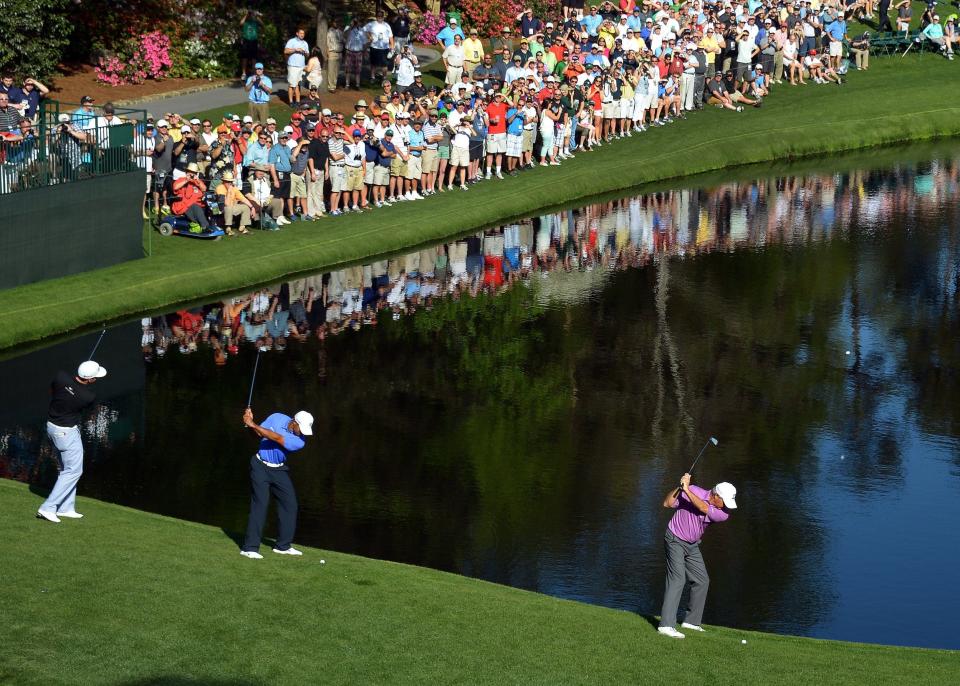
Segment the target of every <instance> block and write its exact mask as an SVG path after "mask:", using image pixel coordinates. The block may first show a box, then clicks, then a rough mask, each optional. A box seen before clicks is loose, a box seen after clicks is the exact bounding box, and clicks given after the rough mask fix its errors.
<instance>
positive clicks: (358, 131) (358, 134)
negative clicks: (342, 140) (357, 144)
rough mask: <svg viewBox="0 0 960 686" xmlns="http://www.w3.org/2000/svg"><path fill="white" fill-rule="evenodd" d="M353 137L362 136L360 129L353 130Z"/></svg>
mask: <svg viewBox="0 0 960 686" xmlns="http://www.w3.org/2000/svg"><path fill="white" fill-rule="evenodd" d="M353 135H354V136H362V135H363V131H361V130H360V129H354V130H353Z"/></svg>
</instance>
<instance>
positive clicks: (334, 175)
mask: <svg viewBox="0 0 960 686" xmlns="http://www.w3.org/2000/svg"><path fill="white" fill-rule="evenodd" d="M346 189H347V172H346V170H345V169H344V168H343V167H342V166H340V167H337V166H334V165H332V164H331V165H330V192H331V193H343V191H345V190H346Z"/></svg>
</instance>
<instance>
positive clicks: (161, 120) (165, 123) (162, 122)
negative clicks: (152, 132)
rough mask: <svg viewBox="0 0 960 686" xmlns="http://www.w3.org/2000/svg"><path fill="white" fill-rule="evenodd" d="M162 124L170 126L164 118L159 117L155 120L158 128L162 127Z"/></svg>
mask: <svg viewBox="0 0 960 686" xmlns="http://www.w3.org/2000/svg"><path fill="white" fill-rule="evenodd" d="M164 126H167V127H169V126H170V122H168V121H167V120H166V119H160V120H159V121H157V128H158V129H162V128H163V127H164Z"/></svg>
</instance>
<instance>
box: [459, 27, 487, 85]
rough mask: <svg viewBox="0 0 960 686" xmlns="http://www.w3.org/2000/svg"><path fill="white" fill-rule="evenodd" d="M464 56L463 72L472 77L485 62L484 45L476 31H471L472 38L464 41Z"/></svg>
mask: <svg viewBox="0 0 960 686" xmlns="http://www.w3.org/2000/svg"><path fill="white" fill-rule="evenodd" d="M463 54H464V58H463V70H464V71H465V72H467V73H468V74H470V75H471V76H472V75H473V72H474V71H475V70H476V69H477V67H479V66H480V63H481V62H482V61H483V43H481V42H480V37H479V34H478V33H477V30H476V29H470V37H469V38H467V39H466V40H465V41H463Z"/></svg>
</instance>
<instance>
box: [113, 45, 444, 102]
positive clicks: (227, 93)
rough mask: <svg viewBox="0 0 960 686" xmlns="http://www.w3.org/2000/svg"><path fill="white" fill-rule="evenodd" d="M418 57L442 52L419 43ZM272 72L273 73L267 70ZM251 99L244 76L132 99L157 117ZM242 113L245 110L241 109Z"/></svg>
mask: <svg viewBox="0 0 960 686" xmlns="http://www.w3.org/2000/svg"><path fill="white" fill-rule="evenodd" d="M415 51H416V54H417V59H418V60H419V61H420V67H421V69H422V68H424V67H427V66H429V65H431V64H433V63H434V62H436V61H437V60H439V59H440V53H439V52H438V51H437V50H434V49H433V48H422V47H415ZM267 75H268V76H269V75H270V74H267ZM286 90H287V82H286V80H284V79H282V78H279V77H278V78H274V79H273V92H274V93H279V92H281V91H286ZM246 100H247V93H246V91H244V90H243V86H242V85H241V84H240V80H239V79H237V80H236V82H234V83H233V84H231V85H229V86H221V87H220V88H213V89H211V90H208V91H201V92H199V93H189V94H187V95H176V96H173V97H166V98H165V97H162V96H160V97H152V98H147V99H145V100H142V101H140V102H137V103H135V104H134V103H131V104H129V105H127V106H129V107H142V108H143V109H145V110H147V112H149V113H150V114H152V115H153V116H154V117H156V118H159V117H160V116H161V115H163V113H164V112H179V113H181V114H189V113H191V112H203V111H204V110H212V109H214V108H216V107H226V106H228V105H236V104H237V103H244V102H246ZM238 114H243V112H240V113H238Z"/></svg>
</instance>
